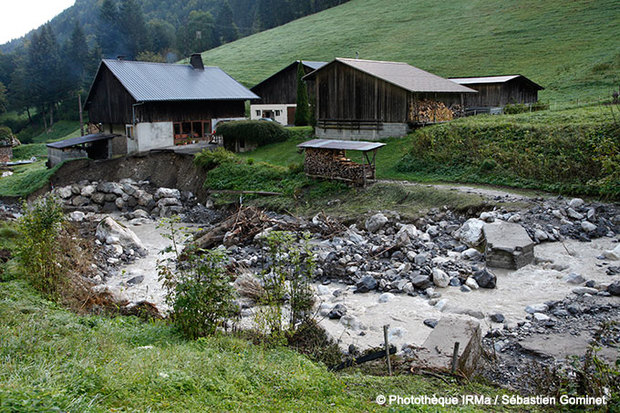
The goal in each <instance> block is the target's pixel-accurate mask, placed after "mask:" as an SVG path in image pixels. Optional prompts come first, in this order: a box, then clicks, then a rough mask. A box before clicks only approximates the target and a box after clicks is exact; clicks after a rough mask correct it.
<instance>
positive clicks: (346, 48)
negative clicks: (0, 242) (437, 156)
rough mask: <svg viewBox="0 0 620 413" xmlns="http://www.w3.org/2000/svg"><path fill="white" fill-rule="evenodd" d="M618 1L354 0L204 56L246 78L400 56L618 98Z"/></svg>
mask: <svg viewBox="0 0 620 413" xmlns="http://www.w3.org/2000/svg"><path fill="white" fill-rule="evenodd" d="M618 38H620V8H618V3H617V1H616V0H597V1H589V0H575V1H570V2H566V1H561V0H548V1H544V2H541V1H538V0H523V1H518V2H514V1H507V0H485V1H482V0H470V1H454V2H440V3H437V2H435V1H432V0H390V1H383V0H352V1H351V2H349V3H346V4H343V5H341V6H338V7H335V8H332V9H329V10H326V11H323V12H321V13H317V14H314V15H311V16H307V17H304V18H301V19H298V20H295V21H293V22H291V23H289V24H286V25H284V26H280V27H278V28H275V29H272V30H269V31H265V32H262V33H258V34H255V35H253V36H250V37H246V38H244V39H240V40H238V41H236V42H233V43H229V44H226V45H224V46H221V47H219V48H216V49H212V50H209V51H207V52H205V53H204V54H203V57H204V59H205V62H207V64H211V65H218V66H220V67H222V68H223V69H224V70H226V71H227V72H228V73H230V74H231V75H232V76H233V77H235V78H236V79H238V80H240V81H242V82H243V83H245V84H246V85H254V84H256V83H258V82H259V81H261V80H262V79H264V78H266V77H268V76H269V75H271V74H272V73H274V72H275V71H276V70H279V69H280V68H282V67H284V66H286V65H287V64H289V63H290V62H291V61H292V60H294V59H299V58H303V59H308V60H331V59H333V58H334V57H353V56H354V55H355V53H356V52H359V56H360V58H363V59H382V60H396V61H404V62H407V63H410V64H412V65H414V66H417V67H420V68H422V69H425V70H428V71H431V72H433V73H436V74H438V75H441V76H444V77H450V76H454V77H456V76H474V75H496V74H515V73H519V74H523V75H525V76H528V77H530V78H531V79H533V80H534V81H536V82H539V83H540V84H541V85H543V86H544V87H545V88H546V90H544V91H542V92H541V95H540V97H541V99H542V100H546V101H550V102H552V103H562V104H564V103H574V102H575V101H576V100H577V99H578V100H579V103H581V102H582V101H584V100H598V99H600V98H603V97H605V98H608V97H609V96H610V95H611V93H612V90H617V89H618V84H619V83H620V42H618Z"/></svg>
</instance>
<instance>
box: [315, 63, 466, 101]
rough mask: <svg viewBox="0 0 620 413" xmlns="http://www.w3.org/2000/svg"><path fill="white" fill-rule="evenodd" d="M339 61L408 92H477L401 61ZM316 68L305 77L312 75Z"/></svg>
mask: <svg viewBox="0 0 620 413" xmlns="http://www.w3.org/2000/svg"><path fill="white" fill-rule="evenodd" d="M334 62H340V63H343V64H345V65H347V66H350V67H353V68H355V69H357V70H359V71H362V72H365V73H368V74H369V75H371V76H374V77H377V78H379V79H382V80H384V81H386V82H388V83H391V84H393V85H395V86H398V87H401V88H403V89H405V90H408V91H410V92H444V93H477V92H476V91H475V90H473V89H470V88H468V87H465V86H461V85H459V84H458V83H455V82H452V81H450V80H448V79H444V78H443V77H440V76H437V75H434V74H432V73H429V72H427V71H425V70H422V69H418V68H417V67H414V66H411V65H409V64H407V63H403V62H386V61H380V60H362V59H345V58H341V57H339V58H336V59H335V60H334V61H332V62H331V63H330V64H332V63H334ZM321 69H323V67H322V68H320V69H317V70H315V71H314V72H312V73H309V74H308V75H307V76H306V78H310V77H313V76H314V74H315V73H316V72H318V71H319V70H321Z"/></svg>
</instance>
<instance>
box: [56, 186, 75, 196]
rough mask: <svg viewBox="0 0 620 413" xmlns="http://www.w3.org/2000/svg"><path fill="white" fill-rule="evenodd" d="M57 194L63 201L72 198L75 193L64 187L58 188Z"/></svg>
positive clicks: (68, 187)
mask: <svg viewBox="0 0 620 413" xmlns="http://www.w3.org/2000/svg"><path fill="white" fill-rule="evenodd" d="M56 193H58V196H59V197H61V198H62V199H67V198H71V196H72V195H73V191H72V190H71V187H70V186H63V187H61V188H58V189H57V190H56Z"/></svg>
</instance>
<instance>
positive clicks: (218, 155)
mask: <svg viewBox="0 0 620 413" xmlns="http://www.w3.org/2000/svg"><path fill="white" fill-rule="evenodd" d="M238 161H239V158H238V157H237V155H235V154H234V153H232V152H230V151H227V150H226V149H224V148H222V147H221V146H220V147H217V148H215V149H214V150H212V151H211V150H208V149H203V150H202V151H201V152H199V153H197V154H196V155H194V165H196V166H197V167H199V168H203V169H205V170H207V171H209V170H211V169H213V168H215V167H217V166H220V165H222V164H224V163H228V162H238Z"/></svg>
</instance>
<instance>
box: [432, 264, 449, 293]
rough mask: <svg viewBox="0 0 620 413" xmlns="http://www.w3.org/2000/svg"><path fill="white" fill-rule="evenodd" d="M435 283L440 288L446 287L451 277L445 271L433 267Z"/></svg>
mask: <svg viewBox="0 0 620 413" xmlns="http://www.w3.org/2000/svg"><path fill="white" fill-rule="evenodd" d="M433 284H435V285H436V286H437V287H440V288H446V287H447V286H448V285H449V284H450V277H448V274H446V273H445V271H443V270H441V269H439V268H433Z"/></svg>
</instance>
